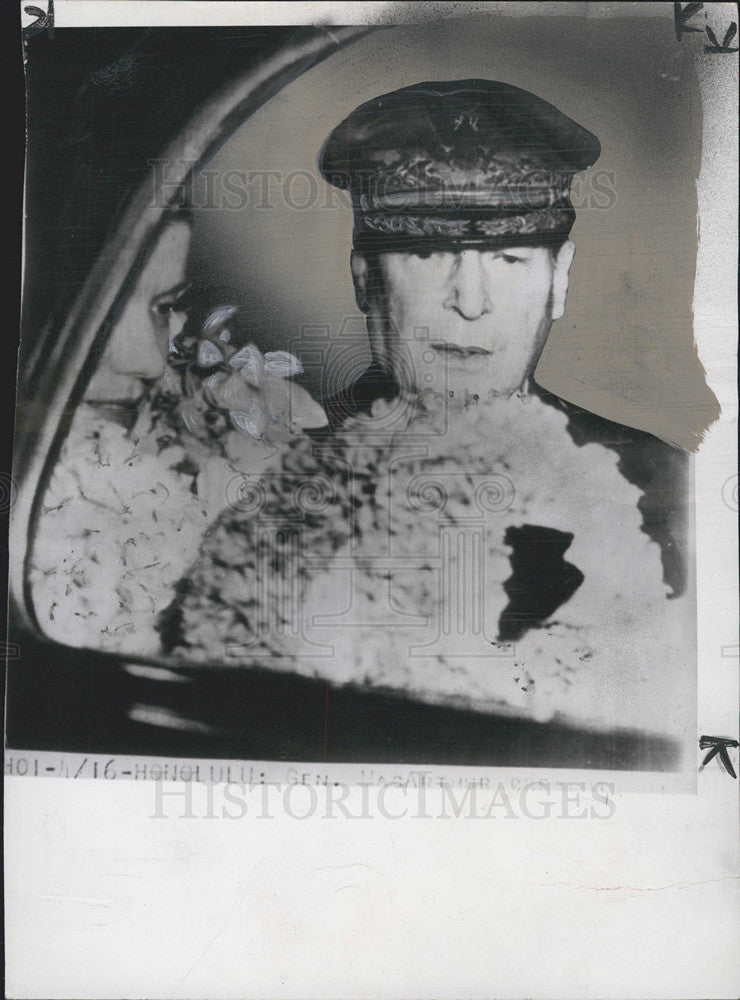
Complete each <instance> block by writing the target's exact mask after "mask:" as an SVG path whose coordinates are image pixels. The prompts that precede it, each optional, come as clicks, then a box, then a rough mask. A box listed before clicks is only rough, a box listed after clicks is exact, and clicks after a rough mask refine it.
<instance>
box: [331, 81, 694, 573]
mask: <svg viewBox="0 0 740 1000" xmlns="http://www.w3.org/2000/svg"><path fill="white" fill-rule="evenodd" d="M600 152H601V147H600V143H599V140H598V139H597V138H596V136H594V135H593V134H592V133H591V132H589V131H587V130H586V129H585V128H583V127H582V126H580V125H578V124H577V123H576V122H574V121H573V120H572V119H570V118H568V117H567V116H566V115H564V114H563V113H562V112H561V111H559V110H558V109H557V108H555V107H554V106H553V105H552V104H549V103H548V102H547V101H544V100H542V99H541V98H539V97H537V96H535V95H534V94H531V93H528V92H527V91H524V90H521V89H520V88H518V87H514V86H511V85H509V84H506V83H500V82H496V81H492V80H478V79H474V80H458V81H442V82H430V83H420V84H415V85H414V86H410V87H404V88H402V89H400V90H396V91H394V92H392V93H389V94H384V95H382V96H380V97H377V98H374V99H373V100H371V101H368V102H367V103H365V104H363V105H361V106H360V107H358V108H357V109H355V110H354V111H353V112H352V114H351V115H349V117H348V118H346V119H345V120H344V121H342V122H341V123H340V124H339V125H337V126H336V128H335V129H334V130H333V131H332V132H331V134H330V135H329V136H328V138H327V139H326V141H325V143H324V145H323V148H322V150H321V152H320V154H319V167H320V170H321V172H322V175H323V176H324V178H325V179H326V180H327V181H328V182H329V183H331V184H333V185H335V186H337V187H339V188H342V189H345V190H348V191H349V193H350V196H351V199H352V205H353V211H354V233H353V249H352V254H351V271H352V277H353V280H354V285H355V292H356V298H357V303H358V306H359V308H360V309H361V310H362V312H363V313H364V314H365V315H366V317H367V326H368V333H369V338H370V345H371V350H372V355H373V361H372V364H371V365H370V367H369V368H368V369H367V370H366V371H365V372H364V373H363V374H362V375H361V376H360V378H359V379H357V380H355V381H354V382H353V383H352V384H350V385H349V386H347V387H346V388H344V389H343V390H341V391H340V392H339V393H338V394H336V395H335V396H332V397H331V398H329V399H327V400H325V401H324V405H325V409H326V411H327V416H328V417H329V420H330V421H331V422H332V424H333V425H334V426H339V425H341V424H342V423H343V421H344V420H345V419H346V418H347V417H348V416H351V415H353V414H355V413H357V412H363V411H365V412H367V411H369V409H370V407H371V405H372V403H373V401H374V400H375V399H377V398H379V397H383V398H391V397H393V396H394V395H396V394H397V393H398V391H399V389H408V390H411V391H414V390H416V391H421V392H424V391H426V392H427V393H429V392H434V393H439V394H441V395H443V396H444V397H446V398H457V399H458V400H459V399H460V398H462V399H464V400H467V401H475V400H477V399H481V400H482V399H486V398H488V399H490V398H491V397H492V396H500V397H507V396H512V395H514V394H515V393H520V394H524V395H526V394H528V393H536V394H537V395H538V396H539V397H540V398H541V399H543V400H544V401H545V402H547V403H549V404H550V405H552V406H554V407H556V408H558V409H561V410H564V411H565V412H566V413H567V416H568V420H569V433H570V435H571V436H572V438H573V439H574V440H575V441H576V443H578V444H584V443H586V442H588V441H596V442H599V443H603V444H605V445H606V446H607V447H609V448H611V449H612V450H614V451H616V452H617V453H618V455H619V459H620V466H619V467H620V471H621V472H622V474H623V475H624V476H625V478H627V479H628V480H629V481H630V482H632V483H634V484H635V485H637V486H638V487H639V488H640V489H641V490H643V492H644V493H645V496H644V497H643V500H642V501H641V509H642V512H643V519H644V530H645V531H646V532H647V533H648V534H649V535H650V536H651V537H652V538H653V539H654V540H655V541H657V542H659V544H660V545H661V548H662V549H663V555H664V562H665V569H666V582H667V583H668V584H669V585H670V586H671V587H672V588H673V590H674V592H676V591H680V590H681V589H682V588H683V585H684V579H683V577H684V567H683V565H682V559H681V558H680V557H677V552H678V550H679V546H678V545H677V544H676V541H675V536H676V535H677V532H679V531H681V530H682V525H681V524H680V516H681V515H680V514H677V511H676V509H675V508H676V503H675V495H676V494H677V493H678V490H679V489H680V487H681V486H683V482H682V480H683V478H684V476H685V465H686V463H685V459H684V457H683V456H682V455H680V454H679V453H678V452H676V451H675V450H673V449H670V448H668V447H667V446H665V445H664V444H663V443H662V442H660V441H658V440H657V439H655V438H653V437H652V436H651V435H649V434H645V433H644V432H641V431H638V430H635V429H633V428H629V427H625V426H622V425H619V424H615V423H613V422H612V421H609V420H605V419H603V418H601V417H599V416H597V415H595V414H593V413H589V412H588V411H584V410H582V409H580V408H579V407H576V406H574V405H572V404H569V403H566V402H565V401H563V400H561V399H559V398H558V397H556V396H553V395H552V394H550V393H548V392H546V391H545V390H543V389H542V388H541V387H539V386H537V385H536V383H535V382H534V379H533V378H532V375H533V373H534V369H535V367H536V365H537V362H538V360H539V357H540V354H541V352H542V349H543V347H544V344H545V341H546V340H547V337H548V334H549V331H550V327H551V325H552V323H553V321H554V320H556V319H558V318H560V317H561V316H562V315H563V312H564V309H565V300H566V294H567V290H568V274H569V270H570V267H571V264H572V262H573V257H574V253H575V246H574V244H573V243H572V241H571V240H570V239H569V235H570V231H571V228H572V226H573V223H574V221H575V210H574V208H573V204H572V202H571V198H570V192H571V183H572V180H573V177H574V175H575V174H576V173H578V172H579V171H582V170H585V169H586V168H588V167H589V166H591V165H592V164H593V163H595V162H596V160H597V159H598V157H599V155H600ZM658 468H659V469H660V470H661V471H660V475H662V477H663V479H662V482H659V483H656V478H659V476H657V477H656V469H658ZM667 497H669V498H674V499H673V507H674V509H671V503H670V502H668V503H667V500H666V498H667ZM678 506H679V507H680V503H679V504H678Z"/></svg>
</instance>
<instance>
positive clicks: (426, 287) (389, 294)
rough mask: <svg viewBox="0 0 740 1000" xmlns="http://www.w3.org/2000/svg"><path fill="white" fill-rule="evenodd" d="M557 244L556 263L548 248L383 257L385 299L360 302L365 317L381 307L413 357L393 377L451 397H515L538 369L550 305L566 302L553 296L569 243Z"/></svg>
mask: <svg viewBox="0 0 740 1000" xmlns="http://www.w3.org/2000/svg"><path fill="white" fill-rule="evenodd" d="M565 246H566V247H569V248H570V249H569V250H567V251H566V252H565V254H564V255H563V257H562V259H561V255H560V254H553V253H552V252H551V251H550V250H549V249H547V248H546V247H512V248H510V249H501V250H477V249H471V250H468V249H464V250H460V251H457V252H439V253H431V254H429V255H425V256H419V255H418V254H413V253H381V254H380V255H379V265H380V269H381V272H382V281H383V293H384V301H383V302H382V303H381V302H380V301H379V300H373V298H372V296H368V301H369V303H370V311H371V317H372V312H373V310H374V309H375V308H376V307H378V308H382V309H383V310H384V313H385V316H387V330H390V331H394V333H393V334H391V339H392V338H393V336H395V333H396V332H397V335H398V337H399V338H400V344H401V354H402V356H403V355H406V357H407V358H410V360H411V372H410V373H405V372H404V371H403V368H404V366H403V365H400V366H399V365H395V366H394V367H395V368H396V374H397V377H400V380H401V381H402V383H407V384H408V383H409V382H411V384H412V387H413V388H416V389H423V388H425V387H429V388H431V389H433V390H435V391H447V392H449V391H450V390H452V391H453V392H454V393H455V396H464V394H465V392H468V393H469V394H471V395H472V394H474V393H475V394H478V395H479V396H480V397H481V398H484V397H485V396H487V395H489V394H491V393H492V394H495V395H502V396H509V395H511V394H512V393H514V392H516V391H517V390H518V389H519V388H521V386H522V384H523V383H524V382H525V381H526V379H527V376H528V375H529V374H530V373H531V372H532V371H533V370H534V367H535V365H536V364H537V360H538V358H539V356H540V353H541V351H542V348H543V346H544V343H545V340H546V339H547V335H548V333H549V330H550V325H551V323H552V320H553V318H555V315H556V312H555V311H554V305H555V298H558V297H561V298H563V300H564V290H563V291H562V296H559V295H558V289H560V287H561V286H562V280H560V279H562V274H561V272H562V271H563V269H564V270H565V280H566V286H565V287H567V269H568V266H569V264H570V259H571V257H572V244H569V243H568V244H566V245H565ZM563 250H565V247H564V248H563ZM561 254H563V251H561ZM566 258H567V261H566ZM556 279H558V280H556ZM556 286H557V288H556ZM561 313H562V308H560V309H559V311H558V312H557V315H560V314H561ZM370 325H371V327H372V325H373V320H372V318H371V324H370ZM375 325H376V327H377V325H378V324H377V317H376V319H375ZM390 347H391V352H392V350H393V346H392V344H391V345H390ZM399 368H400V370H399Z"/></svg>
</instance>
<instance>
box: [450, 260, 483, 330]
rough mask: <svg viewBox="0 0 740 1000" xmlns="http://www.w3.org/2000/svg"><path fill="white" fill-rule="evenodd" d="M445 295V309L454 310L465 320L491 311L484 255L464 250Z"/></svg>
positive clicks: (452, 272) (457, 261) (455, 263)
mask: <svg viewBox="0 0 740 1000" xmlns="http://www.w3.org/2000/svg"><path fill="white" fill-rule="evenodd" d="M445 293H446V294H445V300H444V307H445V309H454V310H455V311H456V312H458V313H460V315H461V316H463V317H464V318H465V319H478V317H480V316H483V315H484V314H485V313H489V312H490V311H491V300H490V298H489V295H488V289H487V286H486V273H485V270H484V267H483V255H482V254H480V253H479V252H478V251H477V250H463V251H462V252H461V253H460V254H458V255H457V256H456V258H455V262H454V264H453V266H452V270H451V271H450V275H449V278H448V279H447V282H446V288H445Z"/></svg>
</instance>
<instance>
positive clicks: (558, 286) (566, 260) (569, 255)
mask: <svg viewBox="0 0 740 1000" xmlns="http://www.w3.org/2000/svg"><path fill="white" fill-rule="evenodd" d="M575 252H576V246H575V243H572V242H571V241H570V240H566V241H565V243H563V245H562V246H561V248H560V250H558V253H557V256H556V257H555V267H554V269H553V274H552V319H560V317H561V316H562V315H563V313H564V312H565V299H566V296H567V295H568V272H569V271H570V265H571V264H572V263H573V255H574V254H575Z"/></svg>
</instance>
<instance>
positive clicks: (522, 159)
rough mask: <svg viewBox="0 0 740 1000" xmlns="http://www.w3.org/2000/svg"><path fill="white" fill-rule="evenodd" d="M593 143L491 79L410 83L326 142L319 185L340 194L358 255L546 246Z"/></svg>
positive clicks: (565, 221) (595, 149) (594, 150)
mask: <svg viewBox="0 0 740 1000" xmlns="http://www.w3.org/2000/svg"><path fill="white" fill-rule="evenodd" d="M600 152H601V147H600V145H599V141H598V139H597V138H596V136H594V135H593V134H592V133H591V132H589V131H587V130H586V129H585V128H582V127H581V126H580V125H578V124H576V122H574V121H572V119H570V118H568V117H567V116H566V115H564V114H563V113H562V112H560V111H558V109H557V108H555V107H553V105H552V104H548V102H547V101H543V100H542V99H541V98H539V97H536V96H535V95H534V94H530V93H529V92H528V91H526V90H520V89H519V88H518V87H512V86H510V85H509V84H506V83H498V82H496V81H494V80H454V81H443V82H438V83H419V84H415V85H414V86H412V87H404V88H403V89H401V90H396V91H393V93H390V94H384V95H382V96H381V97H376V98H374V99H373V100H371V101H368V102H367V103H365V104H362V105H361V106H360V107H359V108H357V109H356V110H355V111H353V112H352V114H351V115H349V117H348V118H346V119H345V120H344V121H343V122H341V123H340V124H339V125H337V127H336V128H335V129H334V130H333V131H332V132H331V134H330V135H329V136H328V138H327V139H326V142H325V143H324V145H323V147H322V149H321V152H320V154H319V168H320V170H321V173H322V176H323V177H324V178H325V179H326V180H327V181H328V182H329V183H330V184H333V185H334V186H336V187H338V188H342V189H345V190H348V191H349V193H350V195H351V198H352V205H353V210H354V218H355V227H354V245H355V247H356V248H357V249H358V250H368V249H378V250H389V249H396V250H404V249H409V250H415V249H418V248H419V247H420V246H421V247H426V248H428V249H432V248H434V247H440V248H450V247H453V248H454V247H463V246H483V247H487V246H494V247H495V246H503V245H513V244H534V245H537V244H548V243H553V242H555V243H557V242H561V241H562V240H563V239H565V238H566V237H567V235H568V233H569V232H570V230H571V227H572V225H573V222H574V221H575V211H574V209H573V205H572V202H571V198H570V193H571V183H572V180H573V175H574V174H575V173H577V172H578V171H580V170H585V169H586V168H587V167H589V166H590V165H591V164H593V163H595V162H596V160H597V159H598V156H599V153H600Z"/></svg>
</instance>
